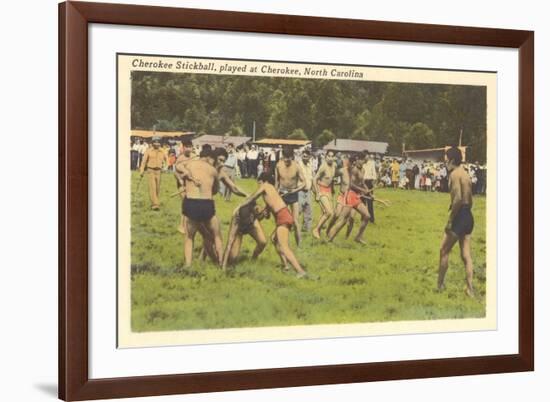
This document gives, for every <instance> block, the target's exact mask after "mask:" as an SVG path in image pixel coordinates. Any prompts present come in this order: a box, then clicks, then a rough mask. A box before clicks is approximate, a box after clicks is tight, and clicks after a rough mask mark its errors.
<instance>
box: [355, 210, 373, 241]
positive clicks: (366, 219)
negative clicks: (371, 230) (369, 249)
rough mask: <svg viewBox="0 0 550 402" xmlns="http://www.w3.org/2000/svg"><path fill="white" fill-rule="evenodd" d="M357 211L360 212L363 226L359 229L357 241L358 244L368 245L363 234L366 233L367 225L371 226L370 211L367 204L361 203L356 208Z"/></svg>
mask: <svg viewBox="0 0 550 402" xmlns="http://www.w3.org/2000/svg"><path fill="white" fill-rule="evenodd" d="M355 210H356V211H357V212H359V214H360V215H361V226H360V227H359V231H358V232H357V235H356V236H355V241H356V242H357V243H361V244H366V243H365V240H363V233H365V229H367V225H368V224H369V220H370V214H369V209H368V208H367V206H366V205H365V204H363V203H362V202H361V203H359V205H357V206H356V207H355Z"/></svg>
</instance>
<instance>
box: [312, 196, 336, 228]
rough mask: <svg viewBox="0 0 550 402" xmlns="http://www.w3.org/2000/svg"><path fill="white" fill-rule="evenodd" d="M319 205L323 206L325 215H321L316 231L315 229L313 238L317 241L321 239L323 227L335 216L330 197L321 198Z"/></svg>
mask: <svg viewBox="0 0 550 402" xmlns="http://www.w3.org/2000/svg"><path fill="white" fill-rule="evenodd" d="M319 204H320V205H321V210H322V211H323V215H321V218H319V223H318V224H317V226H315V229H313V237H315V238H316V239H320V238H321V235H320V233H321V230H322V229H323V225H324V224H325V223H326V222H327V221H330V219H332V217H333V216H334V211H333V208H332V202H331V199H330V197H329V196H326V195H324V196H321V197H320V198H319Z"/></svg>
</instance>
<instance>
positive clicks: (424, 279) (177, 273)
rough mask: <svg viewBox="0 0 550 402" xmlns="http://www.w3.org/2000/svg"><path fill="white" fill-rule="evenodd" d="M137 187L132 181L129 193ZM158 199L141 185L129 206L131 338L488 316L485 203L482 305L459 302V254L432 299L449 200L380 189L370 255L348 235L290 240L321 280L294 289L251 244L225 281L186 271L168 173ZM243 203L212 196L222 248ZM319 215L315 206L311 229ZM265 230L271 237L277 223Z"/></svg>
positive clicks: (479, 265)
mask: <svg viewBox="0 0 550 402" xmlns="http://www.w3.org/2000/svg"><path fill="white" fill-rule="evenodd" d="M138 180H139V176H138V175H137V174H136V173H133V176H132V189H133V190H135V189H136V188H137V182H138ZM238 184H239V185H240V186H242V187H243V188H244V189H246V190H247V191H249V192H252V191H253V190H254V189H255V188H256V183H255V182H254V181H253V180H240V181H239V182H238ZM161 190H162V196H161V200H162V202H163V205H162V207H161V211H160V212H154V211H151V210H150V209H149V199H148V193H147V184H146V180H145V179H144V180H143V183H142V185H141V187H140V189H139V192H138V193H137V194H134V195H133V197H132V239H131V261H132V288H131V294H132V319H131V322H132V330H133V331H136V332H141V331H165V330H186V329H211V328H239V327H258V326H284V325H304V324H336V323H358V322H363V323H366V322H384V321H401V320H431V319H449V318H477V317H484V316H485V198H484V197H476V198H475V200H474V208H473V213H474V218H475V222H476V227H475V230H474V233H473V242H472V254H473V259H474V269H475V281H474V286H475V288H476V292H477V294H478V297H477V298H476V299H474V300H471V299H469V298H467V297H466V296H465V295H464V293H463V288H464V268H463V265H462V261H461V259H460V255H459V254H460V253H459V250H458V247H455V249H454V250H453V253H452V255H451V258H450V264H449V271H448V274H447V281H446V284H447V290H446V291H445V292H444V293H437V292H435V288H436V286H435V285H436V280H437V271H438V261H439V244H440V241H441V238H442V233H443V227H444V225H445V222H446V219H447V208H448V205H449V195H448V194H439V193H425V192H419V191H404V190H393V189H380V190H377V195H378V196H379V197H380V198H385V199H388V200H390V201H391V202H392V205H391V206H390V207H382V206H381V205H380V204H376V210H375V215H376V224H375V225H369V227H368V228H367V231H366V236H365V239H366V240H367V242H368V245H367V246H361V245H359V244H356V243H354V242H352V241H347V240H345V239H344V231H345V230H342V232H341V233H340V234H339V236H338V237H337V238H336V239H335V241H334V243H326V242H319V241H316V240H315V239H313V238H312V237H311V235H310V234H306V235H305V236H304V239H303V244H302V246H301V247H300V248H296V247H295V245H294V241H293V240H292V243H291V245H292V247H293V249H294V250H295V253H296V255H297V257H298V259H299V261H300V262H301V263H302V264H303V266H304V267H305V269H306V270H307V271H309V272H311V273H314V274H316V275H318V276H319V280H298V279H296V278H295V277H294V275H292V274H287V273H283V272H282V271H281V269H280V268H279V265H280V261H279V258H278V257H277V255H276V252H275V249H274V247H273V246H272V245H271V244H270V245H269V246H268V247H267V248H266V250H265V251H264V253H263V254H262V255H261V256H260V258H259V259H258V260H257V261H255V262H254V261H251V260H250V256H251V254H252V250H253V247H254V242H253V240H252V239H251V238H250V237H248V236H246V237H245V240H244V242H243V249H242V251H241V258H240V260H239V262H238V264H237V265H236V266H235V267H234V268H233V269H232V270H230V271H229V272H227V273H224V272H222V271H221V270H220V269H219V268H218V267H216V266H215V265H214V264H212V263H210V262H208V261H207V262H203V261H199V260H198V259H195V260H194V262H193V267H192V268H190V269H185V268H184V267H183V237H182V235H181V234H180V233H178V232H177V231H176V228H177V225H178V224H179V217H180V215H179V214H180V199H179V197H173V198H170V197H169V195H170V194H171V193H173V192H174V191H175V190H176V187H175V181H174V178H173V177H172V176H171V175H170V174H163V176H162V184H161ZM241 200H242V199H241V198H239V197H233V198H232V200H231V202H225V201H223V200H222V199H220V198H219V196H217V197H216V209H217V213H218V216H219V217H220V219H221V221H222V227H223V234H224V240H225V237H226V236H227V229H228V226H229V218H230V214H231V211H232V210H233V209H234V208H235V206H236V205H238V203H239V202H240V201H241ZM319 215H320V212H319V208H318V206H315V210H314V220H315V221H316V220H317V219H318V217H319ZM357 223H358V222H357ZM262 224H263V226H264V230H265V232H266V234H268V235H269V234H270V233H271V231H272V230H273V227H274V224H273V219H270V220H269V221H263V222H262ZM357 227H358V225H356V229H355V230H357ZM355 230H354V231H355ZM197 239H200V236H197ZM199 247H200V240H199V241H197V244H196V249H197V250H198V249H199ZM196 254H197V253H196Z"/></svg>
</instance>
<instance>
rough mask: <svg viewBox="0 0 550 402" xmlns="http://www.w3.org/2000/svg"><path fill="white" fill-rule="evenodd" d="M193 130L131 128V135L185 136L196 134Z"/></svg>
mask: <svg viewBox="0 0 550 402" xmlns="http://www.w3.org/2000/svg"><path fill="white" fill-rule="evenodd" d="M194 134H195V133H194V132H192V131H149V130H131V131H130V136H132V137H141V138H151V137H161V138H165V137H183V136H187V135H194Z"/></svg>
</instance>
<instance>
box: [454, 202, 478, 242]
mask: <svg viewBox="0 0 550 402" xmlns="http://www.w3.org/2000/svg"><path fill="white" fill-rule="evenodd" d="M451 230H452V232H453V233H454V234H456V235H457V236H458V237H464V236H466V235H469V234H471V233H472V231H473V230H474V216H473V215H472V210H471V208H470V206H469V205H464V206H463V207H462V208H460V210H459V211H458V213H457V214H456V216H455V218H454V219H453V223H452V225H451Z"/></svg>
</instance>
